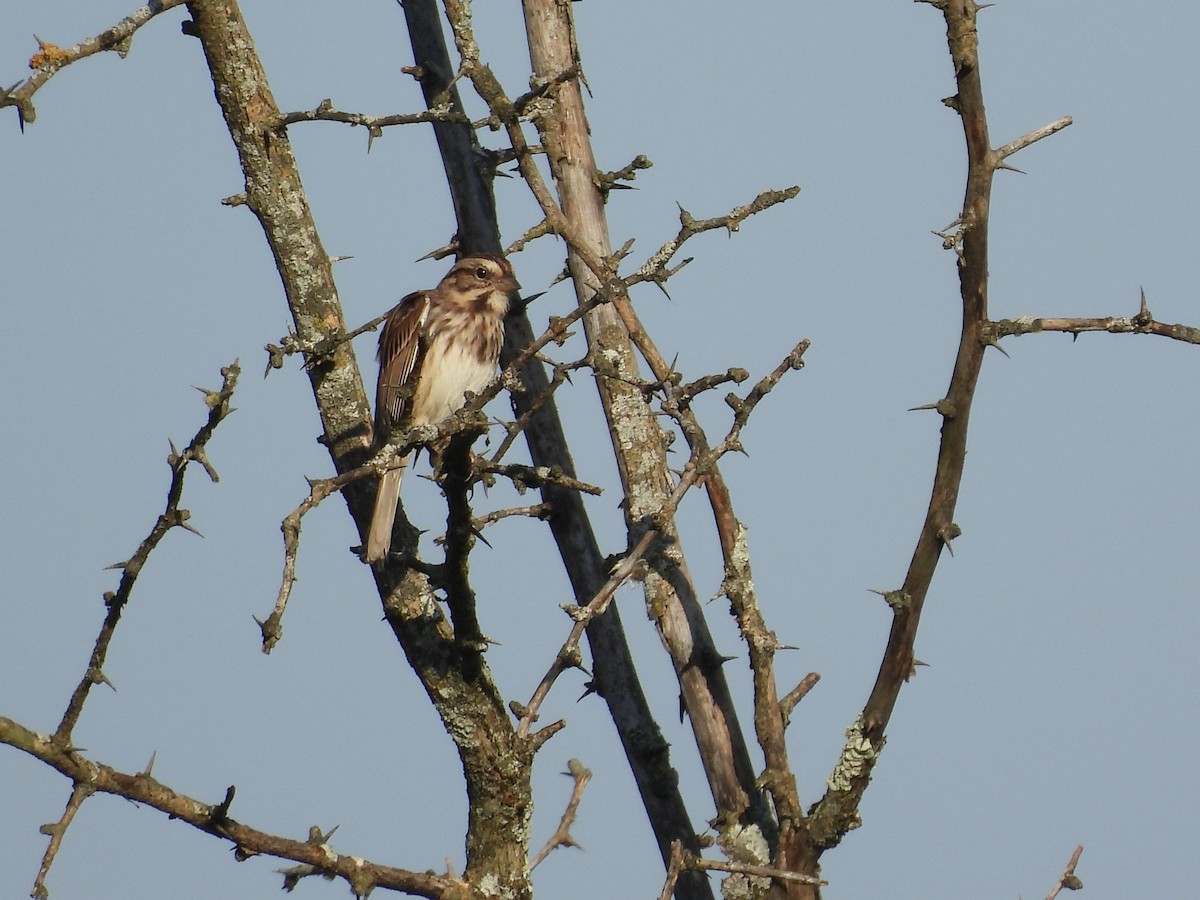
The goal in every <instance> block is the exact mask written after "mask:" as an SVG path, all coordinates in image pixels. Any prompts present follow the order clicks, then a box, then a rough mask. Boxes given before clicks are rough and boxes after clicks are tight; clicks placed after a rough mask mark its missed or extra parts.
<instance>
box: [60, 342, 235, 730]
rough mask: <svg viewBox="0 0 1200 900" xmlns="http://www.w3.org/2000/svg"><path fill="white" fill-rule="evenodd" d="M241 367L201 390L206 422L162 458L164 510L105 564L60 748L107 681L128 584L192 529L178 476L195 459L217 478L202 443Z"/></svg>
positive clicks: (223, 411) (220, 416) (222, 412)
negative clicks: (134, 543) (99, 605)
mask: <svg viewBox="0 0 1200 900" xmlns="http://www.w3.org/2000/svg"><path fill="white" fill-rule="evenodd" d="M241 371H242V370H241V367H240V366H239V365H238V362H237V360H234V361H233V362H232V363H230V364H229V365H228V366H225V367H224V368H222V369H221V378H222V384H221V388H220V390H217V391H204V402H205V405H206V406H208V419H207V421H205V423H204V424H203V425H201V426H200V429H199V430H198V431H197V432H196V434H195V436H194V437H193V438H192V439H191V441H190V442H189V443H188V445H187V446H186V447H185V448H184V449H183V450H182V452H181V451H177V450H176V449H175V445H174V444H172V445H171V453H170V454H169V455H168V457H167V462H168V463H169V464H170V466H171V484H170V486H169V487H168V488H167V505H166V509H165V510H163V513H162V514H161V515H160V516H159V517H158V519H157V520H156V521H155V523H154V527H152V528H151V529H150V533H149V534H148V535H146V537H145V538H144V539H143V540H142V542H141V543H140V544H138V547H137V549H136V550H135V551H134V553H133V556H131V557H129V559H127V560H125V561H124V562H120V563H116V564H115V565H113V566H111V567H110V568H114V569H120V570H121V581H120V583H119V584H118V585H117V589H116V590H115V591H108V592H106V593H105V595H104V605H105V606H106V607H107V608H108V612H107V613H106V614H105V616H104V622H103V623H102V624H101V626H100V633H99V634H98V635H97V636H96V643H95V645H94V646H93V648H92V655H91V658H90V659H89V660H88V666H87V671H86V672H85V673H84V676H83V679H82V680H81V681H80V682H79V684H78V685H77V686H76V688H75V690H74V692H73V693H72V694H71V699H70V700H69V701H68V703H67V709H66V712H64V713H63V717H62V721H61V722H59V725H58V728H57V729H56V730H55V732H54V737H53V740H54V741H55V743H57V744H58V745H59V746H60V747H68V746H70V743H71V732H72V731H73V730H74V729H75V724H76V722H78V721H79V716H80V714H81V713H82V712H83V704H84V703H85V702H86V701H87V697H88V693H89V692H90V691H91V689H92V685H94V684H101V683H107V682H108V678H107V677H106V676H105V674H104V661H105V659H106V658H107V656H108V647H109V644H110V643H111V642H112V638H113V634H114V633H115V631H116V628H117V623H118V622H119V621H120V619H121V612H122V611H123V610H124V608H125V604H126V603H127V602H128V601H129V597H130V595H131V594H132V593H133V586H134V584H135V583H136V582H137V579H138V575H140V574H141V571H142V567H143V566H144V565H145V564H146V561H147V560H148V559H149V557H150V554H151V553H152V552H153V551H154V548H156V547H157V546H158V545H159V543H160V542H161V541H162V539H163V538H164V537H166V535H167V532H169V531H170V530H171V529H172V528H176V527H178V528H183V529H186V530H188V531H195V529H194V528H192V527H191V526H190V525H188V524H187V522H188V518H189V517H190V514H189V513H188V511H187V510H186V509H182V508H180V506H179V502H180V500H181V499H182V497H183V479H184V476H185V475H186V474H187V468H188V464H189V463H193V462H195V463H199V464H200V465H201V466H202V467H203V468H204V470H205V472H207V473H208V477H209V478H210V479H212V480H213V481H217V480H219V479H218V476H217V473H216V470H215V469H214V468H213V467H212V464H211V463H210V462H209V461H208V457H207V456H206V455H205V447H206V446H207V444H208V441H209V438H211V437H212V434H213V431H215V430H216V427H217V426H218V425H219V424H221V422H222V421H223V420H224V419H225V417H226V416H228V415H229V414H230V413H231V412H233V407H232V406H231V405H230V400H232V398H233V390H234V388H235V387H236V386H237V380H238V375H239V374H241Z"/></svg>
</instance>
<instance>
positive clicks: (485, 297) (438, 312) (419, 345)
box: [365, 254, 520, 563]
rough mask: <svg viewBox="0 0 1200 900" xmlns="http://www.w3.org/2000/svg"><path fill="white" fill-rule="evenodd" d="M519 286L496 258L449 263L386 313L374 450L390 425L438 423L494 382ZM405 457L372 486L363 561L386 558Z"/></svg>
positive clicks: (477, 257)
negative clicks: (429, 284) (432, 284)
mask: <svg viewBox="0 0 1200 900" xmlns="http://www.w3.org/2000/svg"><path fill="white" fill-rule="evenodd" d="M519 287H520V285H519V284H518V283H517V279H516V277H515V276H514V275H513V270H512V266H510V265H509V263H508V260H506V259H504V258H503V257H501V256H493V255H491V254H476V255H474V256H468V257H464V258H463V259H460V260H459V261H458V262H457V263H455V265H454V268H452V269H451V270H450V271H449V272H448V273H447V274H446V277H445V278H443V279H442V280H441V282H440V283H439V284H438V286H437V287H436V288H434V289H433V290H432V291H418V292H417V293H415V294H409V295H408V296H407V297H405V298H404V299H403V300H401V301H400V302H399V303H398V304H397V305H396V308H395V309H393V310H392V311H391V312H390V313H388V317H387V319H386V320H385V321H384V323H383V330H382V331H381V332H380V334H379V381H378V384H377V386H376V389H375V443H376V446H377V447H382V446H383V445H384V444H385V443H386V442H387V439H388V435H389V434H391V432H392V431H393V429H395V428H396V427H397V426H403V427H406V428H411V427H414V426H417V425H431V424H436V423H437V422H440V421H441V420H442V419H445V418H446V417H447V416H449V415H451V414H452V413H454V412H455V411H457V410H458V409H460V408H461V407H462V406H463V403H464V402H465V398H464V396H463V395H464V394H465V393H466V392H467V391H471V392H473V393H478V392H479V391H482V390H483V389H484V388H485V387H487V386H488V385H489V384H490V383H491V381H492V379H493V378H494V377H495V376H496V364H497V362H498V360H499V359H500V344H501V343H502V342H503V340H504V316H505V314H506V313H507V312H508V305H509V295H510V294H512V293H513V292H514V291H516V290H517V289H518V288H519ZM411 458H412V452H411V451H410V452H409V453H406V454H405V455H404V457H403V458H401V459H398V460H397V462H396V467H395V468H393V469H390V470H388V471H387V472H386V473H384V475H383V477H382V478H381V479H380V480H379V492H378V493H377V494H376V497H375V512H374V514H373V515H372V516H371V530H370V533H369V534H368V536H367V547H366V553H365V557H366V560H367V562H370V563H374V562H378V561H380V560H381V559H383V558H384V557H386V556H387V554H388V550H389V549H390V548H391V544H392V525H393V523H394V522H395V519H396V504H397V503H398V502H399V499H400V481H401V479H402V478H403V477H404V469H405V467H406V466H407V465H408V463H409V460H410V459H411Z"/></svg>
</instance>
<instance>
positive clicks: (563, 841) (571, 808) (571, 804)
mask: <svg viewBox="0 0 1200 900" xmlns="http://www.w3.org/2000/svg"><path fill="white" fill-rule="evenodd" d="M563 774H564V775H570V776H571V778H572V779H574V782H575V784H574V786H573V787H572V788H571V799H570V800H568V801H567V808H566V809H565V810H563V814H562V819H561V820H559V823H558V827H557V828H556V829H554V834H552V835H551V836H550V840H548V841H546V844H545V846H544V847H542V849H541V850H539V851H538V852H537V855H536V856H534V858H533V859H531V860H530V861H529V868H530V869H536V868H537V867H538V865H539V864H540V863H541V861H542V860H544V859H545V858H546V857H547V856H549V855H550V854H551V853H553V852H554V851H555V850H557V849H558V848H559V847H578V846H579V843H578V842H577V841H576V840H575V838H573V837H571V825H572V824H573V823H574V822H575V814H576V813H577V812H579V801H580V800H582V799H583V791H584V789H585V788H586V787H587V786H588V782H589V781H591V780H592V773H591V770H589V769H585V768H584V766H583V763H581V762H580V761H579V760H577V759H569V760H567V771H566V772H564V773H563Z"/></svg>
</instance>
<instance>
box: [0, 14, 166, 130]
mask: <svg viewBox="0 0 1200 900" xmlns="http://www.w3.org/2000/svg"><path fill="white" fill-rule="evenodd" d="M183 3H184V0H153V2H151V3H147V4H146V5H145V6H140V7H138V8H137V9H136V10H134V11H133V12H132V13H131V14H130V15H128V16H126V17H125V18H124V19H122V20H121V21H120V22H118V23H117V24H116V25H114V26H113V27H112V28H109V29H106V30H105V31H102V32H100V34H98V35H96V36H95V37H91V38H88V39H87V40H84V41H80V42H79V43H78V44H76V45H75V46H73V47H67V48H62V47H58V46H56V45H55V44H50V43H47V42H46V41H43V40H41V39H40V38H39V39H38V52H37V53H35V54H34V55H33V57H32V58H31V59H30V60H29V68H31V69H33V70H34V71H33V74H32V75H30V76H29V77H28V78H27V79H25V80H24V81H23V82H21V83H20V84H17V85H14V86H13V87H11V88H9V89H8V90H3V89H0V109H2V108H4V107H5V106H15V107H16V108H17V116H18V119H19V122H20V125H21V130H22V131H24V130H25V123H26V122H33V121H34V120H35V119H36V118H37V111H36V110H35V109H34V107H33V95H34V94H36V93H37V91H38V89H39V88H40V87H41V86H42V85H44V84H45V83H46V82H47V81H49V80H50V79H51V78H53V77H54V75H55V73H57V72H58V70H59V69H62V68H64V67H66V66H69V65H70V64H71V63H73V62H76V61H77V60H80V59H84V58H86V57H89V56H92V55H93V54H95V53H101V52H103V51H105V50H115V51H116V52H117V53H118V54H119V55H120V56H121V57H122V58H124V57H125V56H126V54H128V53H129V47H130V44H131V43H132V41H133V34H134V32H135V31H137V30H138V29H139V28H141V27H142V26H143V25H145V24H146V23H147V22H149V21H150V20H151V19H152V18H154V17H155V16H157V15H158V14H159V13H163V12H166V11H167V10H169V9H174V8H175V7H176V6H182V5H183Z"/></svg>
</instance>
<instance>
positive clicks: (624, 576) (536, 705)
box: [514, 478, 695, 737]
mask: <svg viewBox="0 0 1200 900" xmlns="http://www.w3.org/2000/svg"><path fill="white" fill-rule="evenodd" d="M692 480H693V481H694V480H695V479H694V478H693V479H692ZM689 484H690V482H689ZM684 490H686V488H684ZM657 537H658V533H657V532H654V531H647V532H646V533H645V534H644V535H642V539H641V540H640V541H638V543H637V546H636V547H634V548H633V549H632V550H630V551H629V553H627V554H626V555H625V558H624V559H622V560H621V563H620V564H619V565H618V566H617V567H616V568H614V569H613V573H612V575H611V576H610V577H609V579H608V581H607V582H605V584H604V587H602V588H600V590H599V591H597V592H596V596H594V597H593V598H592V599H591V600H590V601H589V602H588V603H587V605H586V606H573V607H568V608H567V611H568V613H569V614H570V616H571V618H572V619H574V620H575V624H574V625H572V626H571V631H570V633H569V634H568V635H567V639H566V641H564V642H563V645H562V647H560V648H559V650H558V653H557V654H556V655H555V657H554V662H553V663H551V664H550V668H549V669H548V670H547V671H546V674H545V675H543V676H542V680H541V681H540V682H538V686H537V687H536V688H535V689H534V691H533V696H532V697H530V698H529V702H528V703H527V704H525V705H524V706H516V707H514V709H515V711H516V712H517V714H518V715H519V716H520V724H519V725H518V726H517V734H518V735H520V736H521V737H524V736H525V735H527V734H529V729H530V727H531V726H532V725H533V723H534V722H536V721H537V715H538V710H539V709H541V706H542V701H544V700H545V699H546V697H547V695H549V693H550V688H552V687H553V686H554V682H556V681H557V680H558V676H559V675H561V674H562V673H563V672H565V671H566V670H567V669H569V668H573V667H574V668H578V667H579V666H580V654H579V641H580V640H581V639H582V637H583V632H584V629H586V628H587V626H588V624H589V623H590V622H591V621H592V619H593V618H595V617H596V616H598V615H600V614H601V613H603V612H604V610H605V609H607V608H608V604H609V603H610V602H612V598H613V596H614V595H615V594H616V592H617V588H619V587H620V586H621V585H623V584H624V583H625V582H626V581H627V580H628V579H629V578H630V577H631V576H632V575H633V573H634V572H635V571H636V569H637V565H638V563H640V562H641V561H642V559H643V557H645V555H646V551H647V550H649V549H650V545H651V544H652V543H654V541H655V539H656V538H657Z"/></svg>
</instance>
